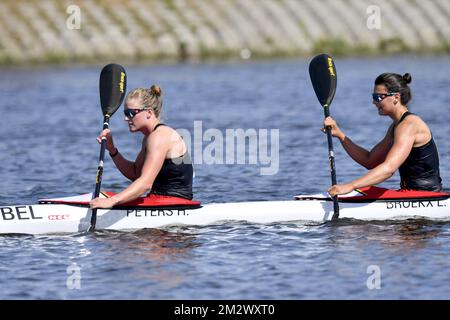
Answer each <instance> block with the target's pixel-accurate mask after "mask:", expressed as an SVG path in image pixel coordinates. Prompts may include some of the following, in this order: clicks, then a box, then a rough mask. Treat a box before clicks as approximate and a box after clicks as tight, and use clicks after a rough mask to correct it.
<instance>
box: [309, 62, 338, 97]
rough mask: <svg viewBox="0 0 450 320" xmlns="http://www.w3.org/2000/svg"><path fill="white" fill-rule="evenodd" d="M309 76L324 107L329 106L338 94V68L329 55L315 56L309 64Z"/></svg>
mask: <svg viewBox="0 0 450 320" xmlns="http://www.w3.org/2000/svg"><path fill="white" fill-rule="evenodd" d="M309 76H310V77H311V82H312V86H313V88H314V91H315V92H316V95H317V99H319V102H320V104H321V105H322V106H329V105H330V103H331V101H333V98H334V94H335V93H336V85H337V78H336V67H335V66H334V61H333V58H331V57H330V56H329V55H327V54H319V55H318V56H315V57H314V58H313V59H312V60H311V62H310V63H309Z"/></svg>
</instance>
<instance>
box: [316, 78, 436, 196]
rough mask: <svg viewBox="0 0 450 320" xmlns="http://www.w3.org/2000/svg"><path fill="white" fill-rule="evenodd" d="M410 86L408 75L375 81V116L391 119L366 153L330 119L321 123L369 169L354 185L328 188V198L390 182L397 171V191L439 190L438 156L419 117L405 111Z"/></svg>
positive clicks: (409, 98)
mask: <svg viewBox="0 0 450 320" xmlns="http://www.w3.org/2000/svg"><path fill="white" fill-rule="evenodd" d="M410 82H411V75H410V74H409V73H406V74H405V75H403V76H401V75H399V74H396V73H383V74H381V75H379V76H378V77H377V78H376V80H375V88H374V92H373V94H372V98H373V104H374V105H375V107H376V108H377V109H378V114H379V115H381V116H389V117H390V118H391V119H392V124H391V125H390V127H389V129H388V130H387V133H386V136H385V137H384V138H383V139H382V140H381V141H380V142H378V144H376V145H375V147H374V148H373V149H372V150H370V151H367V150H365V149H364V148H362V147H360V146H358V145H357V144H356V143H354V142H353V141H352V140H350V138H349V137H347V136H346V135H345V134H344V133H343V132H342V130H341V129H340V128H339V127H338V125H337V124H336V121H335V120H334V119H333V118H331V117H327V118H326V119H325V120H324V126H330V127H331V133H332V135H333V136H334V137H336V138H338V139H339V140H340V141H341V144H342V146H343V147H344V149H345V151H346V152H347V153H348V154H349V155H350V157H352V159H353V160H355V161H356V162H358V163H359V164H361V165H362V166H364V167H365V168H367V169H370V171H369V172H368V173H367V174H365V175H364V176H362V177H360V178H358V179H356V180H354V181H351V182H348V183H344V184H337V185H334V186H331V187H330V188H329V189H328V193H329V194H330V195H331V196H335V195H340V194H346V193H349V192H351V191H353V190H355V189H358V188H363V187H367V186H373V185H376V184H379V183H381V182H383V181H385V180H387V179H388V178H390V177H391V176H392V175H393V174H394V173H395V171H396V170H397V169H399V171H400V179H401V183H400V188H401V189H409V190H428V191H441V190H442V185H441V181H442V180H441V177H440V175H439V155H438V151H437V148H436V144H435V143H434V140H433V136H432V134H431V131H430V129H429V128H428V126H427V124H426V123H425V122H424V121H423V120H422V119H421V118H420V117H418V116H417V115H415V114H413V113H411V112H409V111H408V106H407V104H408V102H409V101H410V100H411V89H410V87H409V86H408V84H409V83H410Z"/></svg>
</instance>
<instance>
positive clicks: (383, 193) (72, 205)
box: [0, 187, 450, 234]
mask: <svg viewBox="0 0 450 320" xmlns="http://www.w3.org/2000/svg"><path fill="white" fill-rule="evenodd" d="M112 195H113V193H109V192H102V193H101V197H110V196H112ZM91 198H92V194H91V193H87V194H84V195H79V196H74V197H65V198H55V199H42V200H39V201H38V203H37V204H34V205H19V206H2V207H0V234H53V233H77V232H83V231H86V230H88V229H89V226H90V218H91V213H92V210H91V209H90V208H89V201H90V199H91ZM339 207H340V214H339V218H351V219H358V220H397V219H411V218H425V219H430V220H450V193H446V192H429V191H405V190H400V191H396V190H389V189H384V188H379V187H368V188H363V189H360V190H357V191H354V192H352V193H349V194H347V195H344V196H340V197H339ZM332 216H333V201H332V199H331V198H330V197H329V196H328V194H326V193H321V194H310V195H298V196H295V197H294V200H284V201H252V202H234V203H210V204H205V205H202V204H201V203H200V202H199V201H192V200H186V199H181V198H176V197H167V196H157V195H151V196H149V197H142V198H139V199H137V200H135V201H132V202H128V203H125V204H122V205H118V206H115V207H113V208H111V209H98V211H97V224H96V229H97V230H99V229H100V230H124V231H129V230H138V229H143V228H161V227H167V226H172V225H191V226H195V225H198V226H202V225H209V224H214V223H221V222H224V221H246V222H251V223H276V222H291V221H306V222H318V223H322V222H326V221H329V220H331V219H332Z"/></svg>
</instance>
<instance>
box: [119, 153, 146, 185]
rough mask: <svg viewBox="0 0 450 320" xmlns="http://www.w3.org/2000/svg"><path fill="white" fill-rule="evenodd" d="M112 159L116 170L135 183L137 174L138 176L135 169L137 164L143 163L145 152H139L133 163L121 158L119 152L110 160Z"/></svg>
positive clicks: (137, 171)
mask: <svg viewBox="0 0 450 320" xmlns="http://www.w3.org/2000/svg"><path fill="white" fill-rule="evenodd" d="M116 150H117V149H116ZM114 152H115V151H114ZM112 159H113V161H114V164H115V165H116V167H117V169H119V171H120V172H121V173H122V174H123V175H124V176H125V177H127V178H128V179H130V180H131V181H135V180H136V179H137V178H138V177H139V174H140V172H139V170H138V168H137V164H139V163H142V162H143V161H144V159H145V151H143V150H141V152H139V154H138V156H137V158H136V160H135V161H130V160H127V159H125V157H123V156H122V154H121V153H120V152H119V153H117V155H116V156H114V158H112Z"/></svg>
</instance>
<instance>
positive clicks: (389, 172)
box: [384, 164, 398, 178]
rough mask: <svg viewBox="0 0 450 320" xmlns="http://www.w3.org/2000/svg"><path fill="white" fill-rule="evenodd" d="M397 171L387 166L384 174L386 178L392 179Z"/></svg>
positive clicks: (393, 167)
mask: <svg viewBox="0 0 450 320" xmlns="http://www.w3.org/2000/svg"><path fill="white" fill-rule="evenodd" d="M397 169H398V168H396V167H395V166H392V165H389V164H387V165H386V166H385V168H384V173H385V175H386V178H390V177H392V176H393V175H394V173H395V171H396V170H397Z"/></svg>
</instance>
